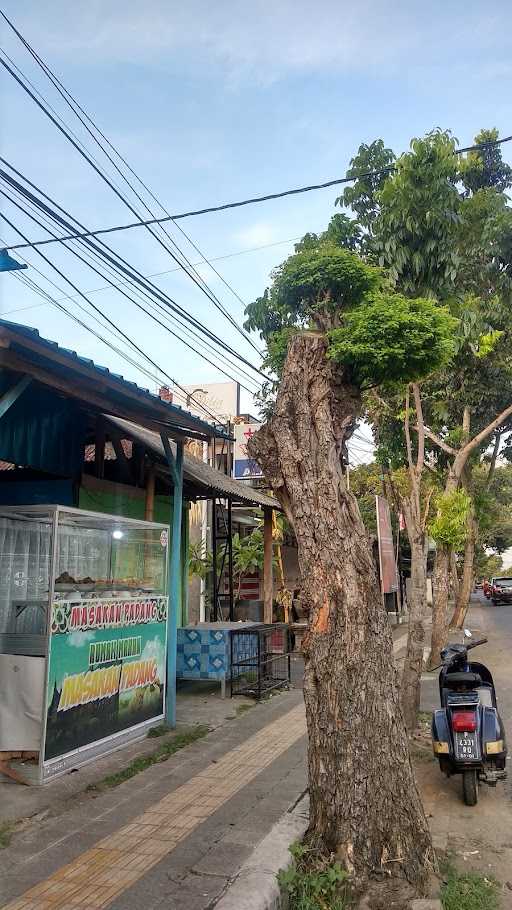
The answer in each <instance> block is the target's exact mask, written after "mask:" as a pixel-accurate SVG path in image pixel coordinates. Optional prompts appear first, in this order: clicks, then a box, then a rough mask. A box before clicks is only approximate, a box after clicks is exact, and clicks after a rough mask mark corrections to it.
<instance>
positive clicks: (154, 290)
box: [0, 61, 268, 379]
mask: <svg viewBox="0 0 512 910" xmlns="http://www.w3.org/2000/svg"><path fill="white" fill-rule="evenodd" d="M0 62H1V61H0ZM0 161H2V162H3V163H4V164H6V165H7V167H9V168H10V169H11V170H12V171H13V172H14V173H15V174H16V175H17V176H18V177H20V178H21V179H22V180H23V181H24V182H25V183H26V184H28V186H30V187H32V188H33V189H34V190H35V191H36V192H37V193H38V194H39V195H40V196H41V197H43V198H44V199H47V200H48V201H49V203H50V204H51V205H52V206H54V207H55V208H57V209H58V210H59V211H61V212H63V214H64V215H65V216H66V217H67V218H70V219H72V220H73V221H74V222H75V223H76V224H78V226H79V227H83V225H81V224H80V222H79V221H78V220H77V219H76V218H74V217H73V216H72V215H70V213H69V212H67V211H66V209H64V208H63V207H62V206H61V205H59V204H58V203H57V202H55V201H54V200H53V199H52V198H51V197H50V196H48V194H47V193H44V192H43V191H42V190H41V189H40V188H39V187H37V186H36V185H35V184H34V183H32V182H31V181H30V180H29V179H28V178H27V177H25V176H24V175H23V174H21V173H20V171H18V170H17V169H16V168H15V167H14V165H12V164H10V163H9V162H8V161H6V160H5V159H4V158H1V157H0ZM0 176H1V177H2V178H3V179H4V181H5V182H7V183H8V185H9V186H10V187H12V188H15V189H17V190H18V191H19V192H20V193H21V194H22V195H23V196H24V197H25V199H29V200H30V201H31V202H33V203H34V204H35V205H36V206H37V207H38V208H39V209H41V210H42V211H44V212H45V213H46V214H48V215H49V216H50V217H51V218H52V219H53V220H54V221H55V222H57V223H58V224H59V225H60V226H61V227H64V228H67V229H68V230H69V229H70V227H72V226H71V224H70V222H69V221H67V220H65V219H64V218H62V217H61V216H60V215H58V214H57V213H56V212H55V211H52V210H51V209H50V208H49V207H48V205H46V203H44V202H42V201H41V199H39V198H37V197H36V196H34V194H33V193H32V192H30V191H29V190H27V189H26V188H25V187H24V186H22V185H21V184H20V183H19V182H18V181H17V180H15V179H14V178H12V177H11V176H9V174H7V173H6V172H5V171H4V170H2V169H0ZM70 239H80V238H77V237H76V236H73V235H71V237H70ZM61 242H62V241H61ZM98 242H99V244H100V245H101V246H97V244H95V243H93V242H92V241H91V240H90V239H88V238H85V243H86V244H87V246H88V247H89V248H91V249H92V250H94V251H95V252H96V253H97V254H99V255H100V256H101V257H102V258H103V259H105V260H107V261H108V262H109V263H110V265H112V266H113V267H114V268H115V269H116V270H117V271H118V272H121V273H122V274H123V275H125V276H127V277H128V278H129V280H130V282H132V283H133V282H135V283H136V284H137V285H139V286H141V287H142V288H143V289H144V291H145V292H148V291H149V293H150V294H151V295H152V296H153V297H156V298H157V299H158V300H159V301H160V302H161V303H163V304H164V305H165V306H166V307H168V308H169V309H170V310H171V311H172V312H174V313H176V314H177V315H179V316H180V317H181V318H182V319H184V320H185V321H186V322H188V323H190V324H191V325H193V326H194V328H196V329H197V330H198V331H200V332H201V333H202V334H204V335H205V336H206V337H207V338H208V339H209V340H210V341H213V342H214V343H215V344H217V345H219V346H220V347H221V348H223V349H224V350H225V351H226V352H227V353H228V354H230V355H231V356H233V357H235V359H237V360H239V361H240V362H241V363H243V364H244V365H245V366H247V367H249V368H250V369H251V370H253V371H254V372H255V373H258V374H259V375H260V376H262V377H263V378H264V379H268V377H267V376H266V374H265V373H264V372H263V371H262V370H260V369H259V368H258V367H255V366H254V364H252V363H251V362H250V361H249V360H247V358H246V357H244V356H243V355H242V354H240V353H239V352H238V351H236V350H235V349H233V348H232V347H231V346H230V345H228V344H227V343H226V342H225V341H223V340H222V339H221V338H219V337H218V336H217V335H216V334H215V333H214V332H212V331H211V330H210V329H208V328H207V327H206V326H205V325H204V324H203V323H201V322H200V321H199V320H198V319H196V318H195V317H194V316H192V315H191V314H190V313H188V312H187V311H186V310H184V309H183V307H181V306H180V305H179V304H178V303H177V302H176V301H175V300H174V299H173V298H172V297H170V296H169V295H168V294H166V293H165V292H164V291H162V290H160V289H159V288H158V287H157V286H156V285H155V284H154V283H153V282H151V281H149V280H148V279H146V278H145V277H144V275H143V274H142V272H140V271H139V270H138V269H137V268H135V266H132V265H130V263H129V262H127V260H126V259H124V258H123V257H122V256H121V255H120V254H119V253H116V252H115V251H114V250H113V249H112V248H111V247H109V246H108V245H107V244H105V243H104V241H102V240H100V241H98ZM25 246H31V243H30V241H28V242H27V244H25ZM37 251H39V250H37Z"/></svg>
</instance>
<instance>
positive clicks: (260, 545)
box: [233, 528, 264, 597]
mask: <svg viewBox="0 0 512 910" xmlns="http://www.w3.org/2000/svg"><path fill="white" fill-rule="evenodd" d="M263 561H264V542H263V534H262V532H261V531H260V530H259V529H258V528H257V529H256V530H255V531H253V532H252V533H251V534H248V535H247V537H240V535H239V534H235V535H234V537H233V575H234V577H235V580H236V582H237V585H238V589H237V597H240V591H241V588H242V581H243V579H244V577H245V576H246V575H253V574H254V573H255V572H258V571H261V569H263Z"/></svg>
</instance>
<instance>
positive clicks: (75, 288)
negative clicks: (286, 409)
mask: <svg viewBox="0 0 512 910" xmlns="http://www.w3.org/2000/svg"><path fill="white" fill-rule="evenodd" d="M0 193H1V194H2V195H3V196H5V197H6V198H7V199H8V200H9V201H10V202H11V203H12V204H13V205H15V206H16V207H17V208H18V209H20V210H21V211H22V212H23V213H24V214H25V215H27V216H28V217H30V218H32V219H33V220H34V221H38V219H36V218H35V217H34V216H33V215H31V213H30V212H29V211H28V210H27V209H25V208H24V207H23V206H22V205H20V203H18V202H16V200H14V199H12V198H11V197H9V195H8V194H7V193H6V192H5V191H4V190H0ZM0 218H2V219H3V220H4V221H5V222H6V223H7V224H9V225H10V226H11V227H12V228H13V229H14V230H15V231H17V232H18V233H19V234H20V236H24V235H23V234H22V232H21V231H20V230H19V228H17V227H16V226H15V225H14V224H13V223H12V222H11V221H10V220H9V219H8V218H7V217H6V215H5V214H4V213H1V212H0ZM38 224H39V225H40V226H41V227H43V228H44V229H45V230H48V228H45V226H44V225H43V224H42V223H41V222H39V221H38ZM36 252H38V253H39V255H40V256H42V255H43V254H42V253H41V251H40V250H36ZM72 252H74V253H75V255H76V256H77V257H78V258H79V259H81V261H82V262H85V264H86V265H88V266H89V268H92V269H93V270H94V271H96V272H97V273H98V274H99V275H101V276H102V277H105V275H103V274H102V273H101V272H99V271H98V270H97V269H96V268H95V267H94V266H93V265H91V264H90V263H87V262H86V260H84V259H83V257H82V256H80V255H79V254H78V253H76V251H72ZM43 258H44V259H45V261H46V262H47V263H48V264H49V265H50V266H51V267H52V268H53V269H55V271H57V273H58V274H59V275H60V276H61V277H62V278H63V279H64V280H65V281H66V282H67V283H68V284H69V285H70V286H71V287H72V288H74V290H75V291H77V293H78V295H79V296H80V297H82V298H83V299H84V300H86V302H87V303H88V304H89V305H90V306H91V307H93V309H94V310H95V311H96V312H98V313H100V314H101V315H102V316H103V318H105V319H106V320H107V321H108V322H109V323H110V324H111V325H113V326H114V327H115V328H119V327H118V326H116V324H115V323H113V322H112V320H110V319H109V317H107V316H106V315H105V313H103V311H102V310H100V309H99V307H97V306H96V305H95V304H93V303H92V301H90V300H89V298H88V297H87V296H86V295H85V294H84V293H83V292H82V291H80V290H79V289H78V288H77V286H76V285H75V284H74V283H73V282H72V281H71V280H70V279H69V278H67V276H66V275H65V274H64V273H63V272H62V271H61V270H60V269H58V268H57V266H55V265H54V263H53V262H51V260H49V259H48V258H47V257H46V256H43ZM122 293H123V296H126V297H127V298H128V299H129V300H131V301H132V303H134V304H135V305H136V306H137V307H139V308H140V309H142V310H143V312H144V313H146V314H147V315H149V316H150V318H151V319H153V321H155V322H156V323H158V324H159V325H160V326H161V327H162V328H164V329H165V330H166V331H167V332H169V333H170V334H171V335H174V336H175V337H176V338H179V340H180V341H181V342H182V343H183V344H185V345H186V346H187V347H188V348H189V349H190V350H191V351H194V353H198V351H197V350H196V348H195V347H194V346H193V345H191V344H189V343H188V342H187V341H185V340H184V339H183V338H181V337H180V336H179V335H177V334H176V332H174V331H173V330H172V329H171V328H170V327H169V326H168V325H166V324H165V323H164V322H162V320H160V319H158V317H156V316H155V315H154V314H152V313H149V312H148V311H147V310H146V309H145V308H144V307H142V306H141V305H140V304H139V303H137V301H135V300H134V299H133V298H132V297H130V296H129V295H128V294H126V292H124V291H123V292H122ZM119 331H120V333H121V334H122V335H123V337H124V338H126V339H127V340H128V341H130V342H131V339H130V338H129V336H127V335H126V334H125V333H124V332H122V330H120V329H119ZM135 347H136V348H137V350H138V351H139V353H142V355H143V356H145V357H147V355H146V354H145V353H144V351H143V350H142V349H141V348H139V346H138V345H135ZM199 356H201V357H202V358H203V359H204V360H206V361H207V362H208V363H210V364H211V365H212V366H214V367H215V368H216V369H218V370H220V372H222V373H223V374H224V375H225V376H227V378H228V379H231V380H233V381H235V382H239V384H240V385H241V386H242V388H244V389H245V390H246V391H247V392H249V393H250V394H254V391H255V390H254V389H250V388H248V387H247V386H245V385H244V384H243V383H242V382H240V381H239V380H237V379H235V378H234V377H233V376H232V375H231V374H230V373H228V372H227V371H226V370H224V369H223V368H222V367H221V366H219V364H218V363H215V362H214V361H212V360H210V359H209V358H208V357H207V356H206V355H205V354H200V355H199ZM148 359H149V358H148ZM153 366H156V367H157V368H158V369H160V371H161V372H162V369H161V368H160V367H158V365H157V364H154V363H153ZM166 375H167V374H166ZM172 381H173V382H174V383H175V384H176V385H177V386H178V387H179V384H178V383H176V381H175V380H172ZM210 416H213V415H210Z"/></svg>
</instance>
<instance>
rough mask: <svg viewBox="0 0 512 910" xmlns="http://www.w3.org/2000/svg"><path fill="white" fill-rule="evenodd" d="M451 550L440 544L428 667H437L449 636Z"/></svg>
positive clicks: (435, 573) (437, 557)
mask: <svg viewBox="0 0 512 910" xmlns="http://www.w3.org/2000/svg"><path fill="white" fill-rule="evenodd" d="M450 556H451V550H450V548H449V547H445V546H443V545H442V544H438V546H437V552H436V565H435V570H434V603H433V607H432V640H431V645H430V656H429V659H428V665H429V667H430V668H432V667H437V666H438V664H439V663H440V660H441V657H440V654H441V650H442V649H443V648H444V646H445V644H446V638H447V634H448V595H449V588H450Z"/></svg>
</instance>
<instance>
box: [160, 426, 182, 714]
mask: <svg viewBox="0 0 512 910" xmlns="http://www.w3.org/2000/svg"><path fill="white" fill-rule="evenodd" d="M160 438H161V440H162V445H163V447H164V450H165V455H166V458H167V463H168V465H169V470H170V474H171V479H172V485H173V494H172V514H171V516H170V517H171V521H170V524H171V532H172V534H171V540H170V547H171V552H170V554H169V582H168V589H169V590H168V594H169V611H168V618H167V697H166V706H165V719H166V721H167V723H168V725H169V726H170V727H172V728H174V727H175V726H176V652H177V638H178V614H179V610H180V605H179V598H180V594H181V579H180V575H181V516H182V506H183V443H182V442H177V443H176V456H174V455H173V453H172V450H171V445H170V442H169V439H168V437H167V436H166V434H165V433H164V432H162V433H161V434H160Z"/></svg>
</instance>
